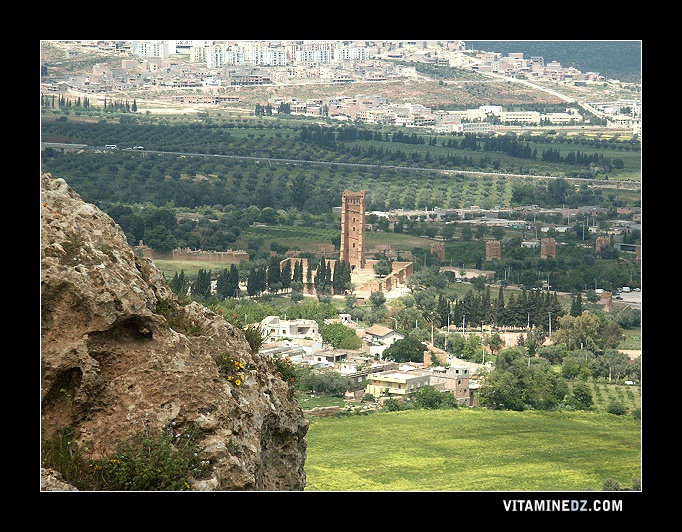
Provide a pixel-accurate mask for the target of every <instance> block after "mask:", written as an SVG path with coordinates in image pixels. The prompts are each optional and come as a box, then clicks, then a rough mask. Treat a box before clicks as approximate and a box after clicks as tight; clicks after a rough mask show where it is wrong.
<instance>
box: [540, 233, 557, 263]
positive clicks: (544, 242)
mask: <svg viewBox="0 0 682 532" xmlns="http://www.w3.org/2000/svg"><path fill="white" fill-rule="evenodd" d="M547 257H552V258H553V259H556V240H554V239H553V238H543V239H541V240H540V258H541V259H546V258H547Z"/></svg>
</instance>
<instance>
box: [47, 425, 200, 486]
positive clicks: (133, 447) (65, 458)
mask: <svg viewBox="0 0 682 532" xmlns="http://www.w3.org/2000/svg"><path fill="white" fill-rule="evenodd" d="M78 436H79V435H78V434H77V432H76V431H75V430H73V429H72V428H70V427H65V428H64V429H63V430H61V431H60V432H59V433H58V434H56V435H55V436H54V437H53V438H51V439H49V440H46V439H44V438H43V441H42V442H41V465H42V467H45V468H50V469H54V470H55V471H58V472H59V473H61V475H62V478H63V480H64V481H65V482H67V483H69V484H71V485H72V486H74V487H76V488H77V489H78V490H80V491H186V490H190V489H191V485H190V482H191V481H192V480H193V479H200V478H202V477H203V476H204V475H206V474H207V473H208V471H209V468H210V463H209V462H208V461H207V460H202V459H201V458H199V457H198V455H197V447H196V442H195V436H194V431H193V429H186V430H182V429H180V428H179V427H177V428H176V426H175V423H174V422H173V423H169V424H168V425H165V426H163V427H162V428H161V429H159V430H158V431H156V432H154V431H151V430H150V431H147V432H144V433H140V434H138V435H137V436H135V437H134V438H133V439H131V440H119V441H118V447H117V448H116V451H115V452H114V453H112V454H111V455H110V456H107V457H104V458H97V459H91V458H89V453H90V451H89V450H88V449H87V447H86V446H85V445H84V444H83V443H82V442H80V441H79V440H78Z"/></svg>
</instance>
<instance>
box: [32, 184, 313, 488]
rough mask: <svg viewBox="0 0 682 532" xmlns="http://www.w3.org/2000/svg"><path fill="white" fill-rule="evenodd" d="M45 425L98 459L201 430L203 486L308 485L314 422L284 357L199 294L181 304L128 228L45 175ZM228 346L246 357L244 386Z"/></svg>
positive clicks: (240, 357)
mask: <svg viewBox="0 0 682 532" xmlns="http://www.w3.org/2000/svg"><path fill="white" fill-rule="evenodd" d="M41 187H42V188H41V397H42V402H41V422H42V430H43V433H44V437H45V438H48V439H49V438H51V437H52V436H53V435H54V434H56V433H57V431H59V430H60V429H62V428H64V427H66V426H70V427H74V428H76V429H77V430H78V431H79V433H80V442H81V443H82V444H84V445H85V446H87V448H88V449H89V450H90V451H91V452H92V453H93V456H94V457H98V456H107V455H110V454H112V453H113V451H114V450H115V448H116V446H117V440H119V439H121V440H131V439H132V438H133V437H134V436H135V435H137V434H139V433H141V432H143V431H145V430H157V431H158V430H160V429H161V427H163V426H164V425H166V426H167V425H168V424H174V430H176V431H180V432H181V431H182V430H183V428H186V429H189V428H190V427H192V428H193V430H194V431H198V441H199V454H200V456H201V457H202V459H205V460H209V461H210V463H211V470H212V472H211V475H210V478H203V479H201V480H199V479H197V480H195V481H194V483H193V485H192V489H195V490H202V491H219V490H225V491H232V490H240V491H249V490H290V491H294V490H303V489H304V487H305V481H306V477H305V469H304V465H305V459H306V447H307V443H306V439H305V437H306V434H307V431H308V421H307V419H306V418H305V417H304V415H303V412H302V410H301V409H300V408H299V406H298V403H297V401H296V398H295V395H294V391H293V388H292V387H291V385H290V383H287V382H285V381H284V380H283V379H282V376H281V374H280V373H279V371H278V370H277V368H276V366H275V365H274V363H273V361H272V360H271V359H270V358H269V357H267V356H260V355H259V354H258V353H252V352H251V350H250V348H249V344H248V342H247V341H246V339H245V337H244V334H243V331H242V330H241V329H239V328H237V327H233V326H232V325H231V324H230V323H229V322H227V321H226V320H225V319H224V318H223V317H222V316H220V315H218V314H216V313H215V312H213V311H211V310H209V309H207V308H205V307H203V306H202V305H200V304H198V303H191V304H189V305H186V306H181V305H180V303H179V302H178V299H177V297H176V296H175V294H174V293H173V292H172V290H171V289H170V287H169V286H168V285H167V283H166V281H165V279H164V277H163V275H162V273H161V272H160V271H159V270H158V269H157V268H156V267H155V266H154V264H153V263H152V262H151V261H150V260H149V259H144V258H140V257H138V256H136V255H135V254H134V253H133V251H132V249H131V247H130V246H129V245H128V243H127V241H126V238H125V234H124V233H123V231H122V229H121V228H120V227H119V226H118V225H117V224H116V223H115V222H114V221H113V220H112V219H111V218H110V217H109V216H108V215H107V214H105V213H104V212H102V211H100V210H99V209H98V208H97V207H95V206H93V205H90V204H86V203H84V202H83V201H82V199H81V198H80V196H79V195H78V194H76V193H75V192H74V191H73V190H72V189H70V188H69V186H68V185H67V183H66V182H65V181H64V180H63V179H56V178H54V177H53V176H52V175H50V174H42V175H41ZM222 354H228V355H229V356H230V357H231V358H232V359H234V360H237V361H239V362H241V363H243V364H244V367H245V369H244V370H243V371H242V375H243V377H244V382H243V383H242V384H241V385H239V386H237V385H236V384H235V381H234V380H233V381H229V380H228V379H227V378H226V376H225V375H224V374H222V373H221V371H220V367H219V364H218V360H219V358H220V356H221V355H222Z"/></svg>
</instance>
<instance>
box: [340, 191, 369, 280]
mask: <svg viewBox="0 0 682 532" xmlns="http://www.w3.org/2000/svg"><path fill="white" fill-rule="evenodd" d="M340 259H341V260H342V261H344V262H345V263H346V264H348V265H350V269H351V272H352V271H354V270H355V269H356V268H360V269H362V268H364V267H365V191H364V190H362V191H360V192H351V191H350V190H344V191H343V196H341V253H340Z"/></svg>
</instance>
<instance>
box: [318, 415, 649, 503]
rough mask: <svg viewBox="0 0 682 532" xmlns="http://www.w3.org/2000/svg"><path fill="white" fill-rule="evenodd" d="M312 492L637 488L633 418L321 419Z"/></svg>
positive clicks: (637, 438) (638, 444)
mask: <svg viewBox="0 0 682 532" xmlns="http://www.w3.org/2000/svg"><path fill="white" fill-rule="evenodd" d="M307 440H308V458H307V460H306V474H307V484H306V488H305V490H306V491H584V490H601V489H602V485H603V483H604V481H605V480H606V479H613V480H616V481H618V482H619V483H620V485H621V487H622V488H629V487H631V486H632V484H633V479H640V478H641V473H642V467H641V458H642V453H641V425H640V422H639V421H638V420H636V419H634V418H633V416H631V415H623V416H616V415H612V414H606V413H591V412H511V411H491V410H483V409H466V408H459V409H454V410H433V411H431V410H426V411H425V410H408V411H401V412H390V413H384V412H378V413H375V414H370V415H367V416H357V415H356V416H349V417H330V418H323V419H316V420H314V421H313V422H312V424H311V426H310V428H309V430H308V436H307Z"/></svg>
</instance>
